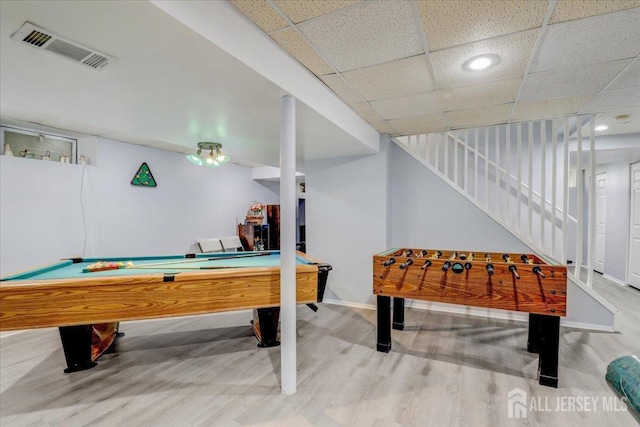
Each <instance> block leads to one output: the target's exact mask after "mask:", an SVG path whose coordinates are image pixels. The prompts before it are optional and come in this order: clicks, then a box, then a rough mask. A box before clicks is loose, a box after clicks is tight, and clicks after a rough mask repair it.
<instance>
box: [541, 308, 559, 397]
mask: <svg viewBox="0 0 640 427" xmlns="http://www.w3.org/2000/svg"><path fill="white" fill-rule="evenodd" d="M540 323H541V327H542V336H541V340H540V360H539V362H538V383H539V384H540V385H546V386H548V387H555V388H558V347H559V344H560V317H558V316H544V315H541V316H540Z"/></svg>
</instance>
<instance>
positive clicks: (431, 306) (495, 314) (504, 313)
mask: <svg viewBox="0 0 640 427" xmlns="http://www.w3.org/2000/svg"><path fill="white" fill-rule="evenodd" d="M324 303H326V304H333V305H341V306H344V307H351V308H362V309H366V310H375V309H376V307H375V305H372V304H362V303H351V302H346V301H340V300H333V299H325V300H324V301H323V304H324ZM405 308H412V309H417V310H430V311H437V312H441V313H452V314H463V315H470V316H479V317H485V318H489V319H499V320H511V321H516V322H528V321H529V314H528V313H520V312H516V311H508V310H497V309H490V308H481V307H471V306H467V305H455V304H445V303H436V302H428V301H420V300H405ZM560 325H561V326H563V327H567V328H572V329H584V330H588V331H602V332H615V329H614V328H612V327H609V326H602V325H597V324H592V323H582V322H574V321H568V320H564V319H560Z"/></svg>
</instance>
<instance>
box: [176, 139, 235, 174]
mask: <svg viewBox="0 0 640 427" xmlns="http://www.w3.org/2000/svg"><path fill="white" fill-rule="evenodd" d="M221 149H222V144H219V143H217V142H198V151H196V154H189V155H187V160H189V161H190V162H191V163H193V164H196V165H198V166H202V165H204V166H208V167H210V168H215V167H216V166H220V165H224V164H225V163H228V162H229V160H231V158H230V157H229V156H225V155H224V154H222V152H221V151H220V150H221ZM203 151H204V153H203ZM207 151H208V153H207Z"/></svg>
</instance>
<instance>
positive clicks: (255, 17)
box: [229, 0, 287, 32]
mask: <svg viewBox="0 0 640 427" xmlns="http://www.w3.org/2000/svg"><path fill="white" fill-rule="evenodd" d="M229 3H231V4H232V5H234V6H235V7H236V9H238V10H239V11H240V12H242V13H243V14H244V15H246V16H247V18H249V19H250V20H251V21H253V23H255V24H256V25H257V26H258V27H260V28H261V29H262V31H265V32H269V31H274V30H279V29H280V28H284V27H286V26H287V21H285V20H284V19H282V17H281V16H280V15H278V12H276V11H275V10H273V8H272V7H271V6H269V3H267V2H266V1H264V0H229Z"/></svg>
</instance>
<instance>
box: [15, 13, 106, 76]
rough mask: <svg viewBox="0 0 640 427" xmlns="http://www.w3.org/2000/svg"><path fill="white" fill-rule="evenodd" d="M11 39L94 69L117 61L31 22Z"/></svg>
mask: <svg viewBox="0 0 640 427" xmlns="http://www.w3.org/2000/svg"><path fill="white" fill-rule="evenodd" d="M11 38H12V39H13V40H17V41H20V42H23V43H27V44H28V45H30V46H33V47H35V48H37V49H41V50H47V51H49V52H51V53H55V54H58V55H60V56H63V57H64V58H67V59H70V60H72V61H74V62H79V63H80V64H83V65H85V66H87V67H91V68H93V69H100V68H104V67H106V66H107V65H109V64H110V63H112V62H113V61H115V58H113V57H111V56H109V55H106V54H104V53H102V52H99V51H97V50H95V49H91V48H89V47H86V46H82V45H80V44H78V43H74V42H71V41H69V40H65V39H64V38H62V37H60V36H58V35H57V34H55V33H54V32H52V31H49V30H45V29H44V28H40V27H38V26H37V25H33V24H32V23H30V22H25V23H24V24H23V25H22V27H20V29H19V30H18V31H16V32H15V33H13V34H12V35H11Z"/></svg>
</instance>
